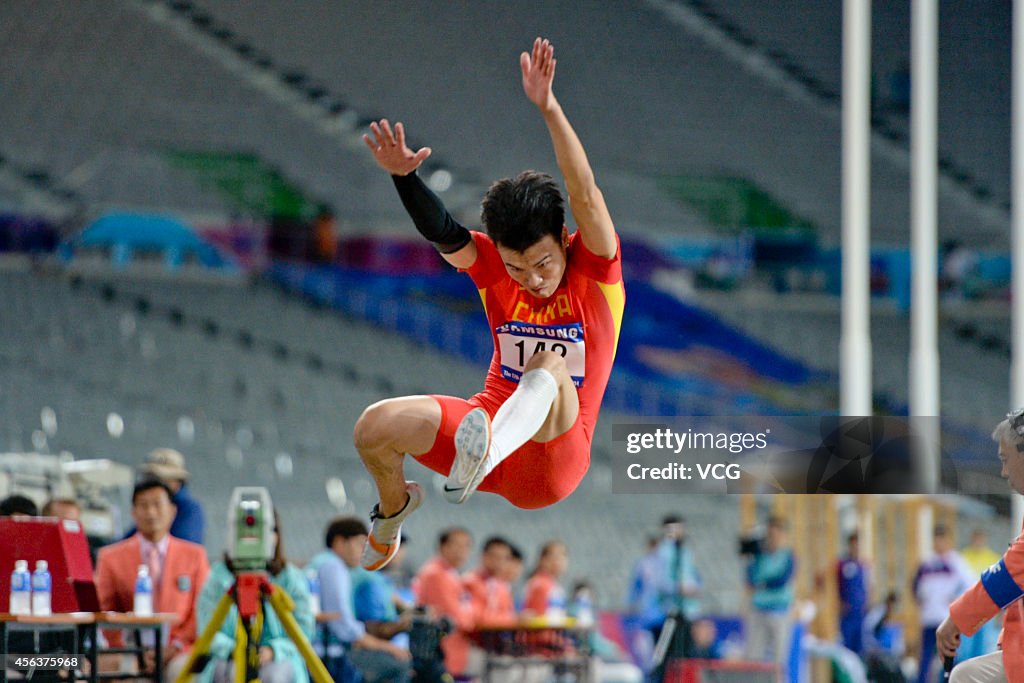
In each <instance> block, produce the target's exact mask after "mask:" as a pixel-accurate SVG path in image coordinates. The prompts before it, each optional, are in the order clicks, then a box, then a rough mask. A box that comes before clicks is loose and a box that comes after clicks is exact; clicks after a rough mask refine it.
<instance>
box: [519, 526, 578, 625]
mask: <svg viewBox="0 0 1024 683" xmlns="http://www.w3.org/2000/svg"><path fill="white" fill-rule="evenodd" d="M568 567H569V553H568V550H567V549H566V547H565V544H564V543H562V542H561V541H548V542H547V543H545V544H544V545H543V546H541V549H540V558H539V559H538V560H537V566H536V567H534V570H533V572H531V573H530V578H529V580H528V581H527V582H526V589H525V593H526V597H525V598H524V599H523V613H524V614H527V615H532V616H538V617H546V618H547V619H548V620H550V621H552V622H558V621H561V620H562V619H564V618H565V616H566V614H567V612H566V609H567V607H568V605H567V603H566V595H565V589H564V588H563V587H562V586H561V584H559V579H561V577H562V575H563V574H564V573H565V570H566V569H568Z"/></svg>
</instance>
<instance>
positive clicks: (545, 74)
mask: <svg viewBox="0 0 1024 683" xmlns="http://www.w3.org/2000/svg"><path fill="white" fill-rule="evenodd" d="M519 66H520V67H521V68H522V71H523V91H524V92H525V93H526V96H527V97H528V98H529V100H530V101H531V102H533V103H534V104H535V105H537V108H538V109H540V111H541V114H543V115H544V122H545V123H546V124H547V126H548V132H549V133H550V134H551V144H552V145H553V146H554V148H555V158H556V159H557V160H558V168H559V169H560V170H561V171H562V176H563V177H564V178H565V185H566V188H567V189H568V191H569V206H570V208H571V209H572V215H573V217H574V218H575V219H576V225H577V226H578V227H579V230H580V236H581V237H582V239H583V243H584V244H585V245H586V246H587V249H589V250H590V251H591V252H592V253H594V254H596V255H597V256H602V257H604V258H612V257H613V256H615V250H616V243H615V225H614V224H613V223H612V217H611V215H610V214H609V213H608V207H607V206H606V205H605V203H604V195H602V194H601V190H600V189H599V188H598V187H597V183H596V182H595V181H594V171H593V170H592V169H591V168H590V162H589V161H587V153H586V152H585V151H584V150H583V145H582V144H581V143H580V139H579V138H578V137H577V136H576V131H574V130H573V129H572V126H571V125H570V124H569V119H567V118H566V117H565V113H564V112H563V111H562V107H561V106H560V105H559V104H558V100H557V99H555V94H554V92H552V89H551V84H552V83H553V82H554V80H555V48H554V46H553V45H551V43H550V42H549V41H548V40H547V39H544V40H541V39H540V38H537V40H535V41H534V42H533V51H532V52H531V53H529V54H528V53H526V52H524V53H522V55H520V56H519Z"/></svg>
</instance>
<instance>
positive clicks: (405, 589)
mask: <svg viewBox="0 0 1024 683" xmlns="http://www.w3.org/2000/svg"><path fill="white" fill-rule="evenodd" d="M401 543H402V544H401V545H400V546H399V547H398V552H397V553H396V554H395V559H393V560H391V562H390V563H388V565H387V566H386V567H384V569H381V570H380V573H381V574H382V575H383V576H384V577H385V578H386V579H387V581H388V583H389V584H390V585H391V586H392V587H393V589H394V591H395V594H396V595H397V596H398V598H399V599H400V600H402V602H404V603H407V604H409V605H412V604H413V603H415V602H416V597H415V596H414V595H413V593H412V578H413V577H414V576H416V569H415V567H413V566H411V565H410V563H409V560H408V556H407V554H406V549H407V547H408V544H409V535H408V534H405V533H403V534H402V541H401Z"/></svg>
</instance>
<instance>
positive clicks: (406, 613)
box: [349, 549, 413, 650]
mask: <svg viewBox="0 0 1024 683" xmlns="http://www.w3.org/2000/svg"><path fill="white" fill-rule="evenodd" d="M401 554H402V550H401V549H399V551H398V555H396V556H395V557H396V559H399V558H400V556H401ZM349 572H350V575H351V577H352V604H353V610H354V614H355V617H356V619H358V620H359V621H361V622H363V624H364V625H365V626H366V631H367V633H370V634H371V635H374V636H376V637H378V638H383V639H385V640H390V641H391V642H392V643H394V644H395V645H397V646H398V647H400V648H402V649H405V650H408V649H409V637H408V631H409V627H410V626H411V625H412V607H413V605H412V601H406V600H403V599H402V598H401V597H399V595H398V591H397V590H396V589H395V586H394V584H392V583H391V579H390V577H389V576H387V575H385V574H384V572H371V571H367V570H366V569H363V568H362V567H361V566H359V567H349Z"/></svg>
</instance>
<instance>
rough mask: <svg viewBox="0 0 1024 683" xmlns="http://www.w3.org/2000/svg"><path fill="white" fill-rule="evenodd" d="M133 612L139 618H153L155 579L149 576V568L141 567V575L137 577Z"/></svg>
mask: <svg viewBox="0 0 1024 683" xmlns="http://www.w3.org/2000/svg"><path fill="white" fill-rule="evenodd" d="M132 611H133V612H135V615H136V616H139V617H151V616H153V577H151V576H150V575H149V567H147V566H146V565H144V564H143V565H139V574H138V576H136V577H135V599H134V600H133V602H132Z"/></svg>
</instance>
